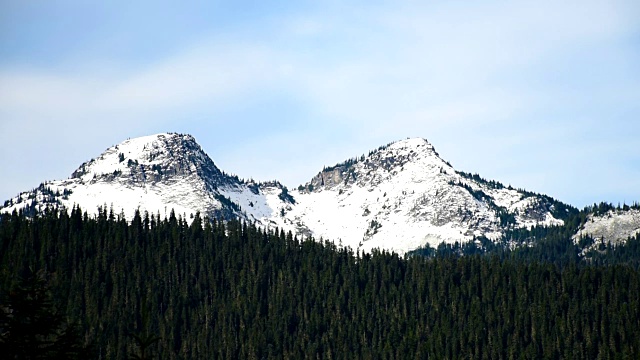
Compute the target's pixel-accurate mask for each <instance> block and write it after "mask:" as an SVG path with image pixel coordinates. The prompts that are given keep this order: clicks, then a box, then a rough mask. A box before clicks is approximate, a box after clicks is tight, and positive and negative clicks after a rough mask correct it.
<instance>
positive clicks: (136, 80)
mask: <svg viewBox="0 0 640 360" xmlns="http://www.w3.org/2000/svg"><path fill="white" fill-rule="evenodd" d="M638 19H640V3H638V2H637V1H611V0H607V1H591V0H584V1H562V2H558V1H546V0H541V1H529V2H519V1H485V2H477V1H449V2H444V3H431V2H400V1H393V2H385V1H362V2H349V4H348V5H347V4H345V2H340V1H335V2H334V1H327V2H304V1H295V2H294V1H292V2H264V1H233V2H231V1H229V2H215V1H207V2H201V3H198V2H190V3H189V4H188V5H187V4H186V3H185V2H165V1H136V2H132V1H127V2H121V1H108V2H101V3H100V4H95V2H89V1H48V2H42V1H15V2H8V1H3V2H1V3H0V169H2V170H1V171H2V174H3V176H1V177H0V198H2V199H7V198H9V197H11V196H13V195H15V194H17V193H18V192H20V191H23V190H29V189H31V188H33V187H36V186H37V185H38V184H39V183H40V182H42V181H44V180H52V179H62V178H66V177H68V176H69V175H70V174H71V172H73V170H75V168H77V167H78V166H79V165H80V164H81V163H82V162H83V161H86V160H88V159H90V158H91V157H95V156H97V155H99V154H100V153H101V152H102V151H103V150H104V149H106V148H107V147H109V146H111V145H113V144H116V143H118V142H120V141H122V140H125V139H127V138H130V137H136V136H142V135H148V134H153V133H158V132H165V131H174V132H181V133H190V134H192V135H194V136H195V137H196V139H197V140H198V142H199V143H200V144H201V145H202V147H203V148H204V149H205V151H207V153H208V154H209V155H210V156H211V157H212V159H213V160H214V162H216V164H217V165H218V166H219V167H220V168H221V169H223V170H225V171H227V172H231V173H235V174H237V175H239V176H240V177H243V178H250V177H251V178H254V179H257V180H271V179H278V180H280V181H281V182H283V183H284V184H285V185H287V186H289V187H296V186H297V185H299V184H301V183H304V182H306V181H307V180H309V179H310V178H311V177H312V176H313V175H314V174H316V173H317V172H318V171H319V170H321V169H322V167H323V166H324V165H332V164H334V163H337V162H339V161H342V160H345V159H347V158H350V157H353V156H357V155H360V154H362V153H366V152H368V151H369V150H371V149H374V148H377V147H378V146H380V145H382V144H385V143H388V142H390V141H394V140H399V139H403V138H407V137H424V138H427V139H428V140H429V141H430V142H431V143H433V144H434V146H435V147H436V149H437V150H438V152H439V153H440V155H441V156H442V157H443V158H444V159H445V160H448V161H449V162H451V163H452V165H453V166H454V167H456V168H457V169H459V170H464V171H468V172H474V173H476V172H477V173H480V175H482V176H483V177H485V178H488V179H495V180H498V181H501V182H503V183H505V184H511V185H513V186H516V187H522V188H526V189H529V190H532V191H536V192H541V193H546V194H548V195H551V196H553V197H555V198H557V199H559V200H562V201H565V202H568V203H571V204H573V205H576V206H579V207H582V206H585V205H588V204H592V203H594V202H600V201H607V202H612V203H614V204H616V203H618V202H624V201H626V202H627V203H632V202H634V201H640V140H639V139H640V136H639V134H640V21H638Z"/></svg>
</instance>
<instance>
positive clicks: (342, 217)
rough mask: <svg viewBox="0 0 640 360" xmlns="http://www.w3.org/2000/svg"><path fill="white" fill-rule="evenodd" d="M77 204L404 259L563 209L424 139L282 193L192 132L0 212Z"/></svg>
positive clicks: (140, 146)
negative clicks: (238, 169)
mask: <svg viewBox="0 0 640 360" xmlns="http://www.w3.org/2000/svg"><path fill="white" fill-rule="evenodd" d="M75 205H79V206H81V207H82V208H83V209H85V210H86V211H88V212H89V213H95V212H97V211H99V210H98V209H104V208H105V207H106V208H113V209H114V210H115V211H116V212H118V213H122V214H124V215H125V217H126V218H128V219H130V218H132V216H133V213H134V212H135V211H136V210H139V211H148V212H149V213H153V214H159V215H161V216H162V215H164V216H168V215H169V214H170V212H171V211H174V212H175V213H176V214H178V215H181V216H183V217H184V218H185V219H186V220H187V221H190V219H191V218H193V216H194V215H195V214H196V213H198V212H199V213H200V214H202V215H203V216H208V217H210V218H223V219H231V218H239V219H243V220H247V221H253V222H256V223H257V224H258V225H261V226H264V227H269V228H275V227H277V228H280V229H284V230H287V231H289V230H290V231H292V232H293V233H294V234H297V235H301V236H313V237H315V238H322V239H327V240H331V241H335V242H336V243H340V244H342V245H345V246H350V247H352V248H354V249H359V250H362V251H371V250H372V249H374V248H380V249H385V250H389V251H396V252H398V253H401V254H402V253H406V252H408V251H411V250H413V249H416V248H419V247H421V246H424V245H437V244H439V243H440V242H446V243H453V242H466V241H473V239H475V238H476V237H486V238H488V239H491V240H497V239H499V238H500V236H501V235H502V234H504V232H505V231H506V230H507V229H511V228H527V227H532V226H537V225H542V226H552V225H562V224H563V223H564V222H563V219H564V217H565V214H566V213H567V212H568V211H569V209H568V207H570V205H567V204H563V203H561V202H559V201H557V200H555V199H553V198H551V197H549V196H547V195H540V194H535V193H532V192H529V191H525V190H520V189H514V188H512V187H510V186H509V187H505V186H504V185H502V184H500V183H499V182H497V181H493V180H491V181H487V180H484V179H482V178H481V177H480V176H479V175H471V174H469V173H464V172H461V171H458V170H456V169H454V168H453V166H451V164H450V163H448V162H447V161H445V160H444V159H442V158H441V157H440V155H439V154H438V153H437V151H436V150H435V148H434V146H433V145H432V144H431V143H429V142H428V141H427V140H426V139H422V138H411V139H405V140H400V141H396V142H392V143H389V144H387V145H383V146H381V147H379V148H378V149H376V150H372V151H370V152H369V153H368V155H362V156H360V157H356V158H351V159H348V160H346V161H344V162H341V163H338V164H336V165H333V166H329V167H324V168H323V170H322V171H320V172H318V173H317V174H316V175H315V176H313V177H312V178H311V179H310V180H309V181H308V182H306V183H305V184H302V185H300V186H298V188H296V189H293V190H289V189H288V188H287V187H286V186H284V185H282V184H281V183H280V182H278V181H277V180H273V181H266V182H258V181H254V180H243V179H240V178H238V177H237V176H234V175H228V174H226V173H225V172H223V171H222V170H221V169H219V168H218V167H217V166H216V165H215V163H214V162H213V160H212V159H211V158H210V157H209V155H208V154H206V153H205V152H204V150H203V149H202V148H201V147H200V145H198V143H197V142H196V140H195V138H194V137H193V136H191V135H188V134H177V133H161V134H156V135H150V136H145V137H140V138H134V139H128V140H125V141H123V142H122V143H120V144H117V145H114V146H111V147H109V148H108V149H107V150H105V151H104V152H103V153H102V154H101V155H99V156H98V157H97V158H94V159H91V160H89V161H87V162H85V163H83V164H82V165H80V167H78V169H77V170H76V171H74V172H73V173H72V175H71V177H70V178H68V179H65V180H55V181H48V182H45V183H43V184H41V185H40V186H39V187H38V188H36V189H34V190H32V191H27V192H23V193H21V194H19V195H18V196H17V197H14V198H12V199H10V200H7V201H6V202H5V204H4V206H3V207H2V208H0V212H11V211H13V210H20V209H21V210H22V211H25V212H27V213H30V212H31V213H33V212H37V211H41V210H43V209H44V208H46V207H47V206H53V207H65V208H71V207H73V206H75Z"/></svg>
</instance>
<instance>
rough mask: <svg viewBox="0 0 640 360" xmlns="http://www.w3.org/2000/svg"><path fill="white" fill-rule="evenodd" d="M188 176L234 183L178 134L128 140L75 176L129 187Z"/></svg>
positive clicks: (192, 142) (213, 183)
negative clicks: (127, 184)
mask: <svg viewBox="0 0 640 360" xmlns="http://www.w3.org/2000/svg"><path fill="white" fill-rule="evenodd" d="M188 176H198V177H200V178H203V179H204V180H205V182H206V183H207V184H208V185H209V186H212V187H213V188H215V187H216V186H217V185H219V184H223V183H229V182H230V181H231V182H232V180H233V179H232V178H231V177H228V176H226V175H224V174H223V173H222V172H221V171H220V170H219V169H218V168H217V167H216V166H215V164H214V163H213V161H212V160H211V158H209V156H208V155H207V154H206V153H205V152H204V151H203V150H202V148H201V147H200V145H198V143H197V142H196V140H195V139H194V137H193V136H191V135H186V134H177V133H162V134H156V135H150V136H144V137H139V138H135V139H128V140H126V141H124V142H122V143H120V144H118V145H115V146H112V147H110V148H108V149H107V150H106V151H105V152H103V153H102V154H101V155H100V156H99V157H97V158H95V159H91V160H90V161H87V162H85V163H84V164H82V165H81V166H80V167H79V168H78V169H77V170H76V171H75V172H74V173H73V174H72V175H71V177H72V178H74V179H79V180H81V181H82V182H84V183H88V182H98V181H107V182H109V181H119V182H125V183H129V184H136V183H157V182H159V181H174V180H175V179H176V178H178V177H188Z"/></svg>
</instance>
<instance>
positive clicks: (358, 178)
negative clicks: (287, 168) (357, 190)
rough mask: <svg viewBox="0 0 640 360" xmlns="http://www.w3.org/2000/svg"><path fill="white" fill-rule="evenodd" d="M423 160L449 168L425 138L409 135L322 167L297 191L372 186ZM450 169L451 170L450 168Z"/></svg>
mask: <svg viewBox="0 0 640 360" xmlns="http://www.w3.org/2000/svg"><path fill="white" fill-rule="evenodd" d="M414 162H415V163H426V164H430V165H431V166H429V167H431V168H434V167H437V168H438V171H441V169H442V168H444V167H447V168H451V165H449V164H448V163H446V162H445V161H444V160H442V159H441V158H440V157H439V155H438V153H437V152H436V151H435V148H434V147H433V145H431V144H430V143H429V142H428V141H427V140H426V139H423V138H412V139H406V140H401V141H397V142H393V143H390V144H387V145H384V146H381V147H379V148H378V149H376V150H373V151H371V152H369V154H368V155H367V156H365V155H362V156H360V157H358V158H352V159H349V160H347V161H344V162H342V163H339V164H336V165H334V166H330V167H325V168H324V169H323V170H322V171H321V172H319V173H318V174H317V175H316V176H314V177H313V178H312V179H311V181H309V182H308V183H307V184H305V185H304V186H300V188H299V190H303V189H304V190H307V191H319V190H322V189H325V188H334V187H337V186H348V185H349V184H354V183H358V184H360V185H366V184H370V185H376V184H377V183H379V182H380V181H382V180H383V179H385V178H388V177H389V176H394V175H397V174H398V173H399V172H401V171H403V170H404V167H405V165H407V164H408V163H414ZM451 170H452V172H453V169H451Z"/></svg>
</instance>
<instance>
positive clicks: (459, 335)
mask: <svg viewBox="0 0 640 360" xmlns="http://www.w3.org/2000/svg"><path fill="white" fill-rule="evenodd" d="M535 232H537V233H535ZM525 235H526V237H527V238H530V237H531V236H538V237H539V238H540V239H542V240H541V241H539V242H538V243H537V244H538V245H536V246H528V247H525V248H524V249H515V250H508V249H507V248H505V247H501V248H500V249H494V250H493V251H490V250H492V248H491V247H492V246H494V245H491V244H490V243H489V242H487V241H486V239H478V241H477V242H476V244H480V246H478V245H474V246H471V245H468V246H467V245H459V244H458V245H455V246H445V245H442V246H441V247H438V248H437V249H431V248H428V249H423V250H422V251H418V252H414V253H412V254H409V255H408V256H406V257H404V258H403V257H399V256H398V255H397V254H395V253H389V252H386V251H382V252H380V251H374V252H373V253H371V254H363V253H360V252H358V251H355V252H354V250H352V249H348V248H346V249H345V248H341V247H337V246H336V245H334V244H332V243H329V242H321V241H314V240H313V239H300V238H297V237H296V236H293V235H292V234H291V233H285V232H283V231H281V230H275V229H274V230H265V229H261V228H258V227H256V226H254V225H252V224H250V223H244V222H240V221H228V222H222V221H217V220H211V221H210V220H209V219H202V218H201V217H200V216H199V215H196V216H195V218H194V219H193V221H192V222H191V223H188V222H187V221H186V220H185V219H182V218H181V217H176V216H175V215H174V214H173V213H172V214H171V215H170V216H169V217H165V218H160V216H159V215H153V214H147V213H144V214H140V213H139V212H138V213H136V215H135V217H134V218H133V219H128V220H127V219H125V218H124V217H123V216H122V215H116V214H114V213H113V212H112V211H107V210H106V209H102V210H101V211H100V212H99V215H98V216H96V217H90V216H88V215H87V214H86V213H85V212H83V211H82V210H81V209H80V208H74V209H72V210H71V211H69V212H67V211H58V210H49V211H46V212H44V213H42V214H40V215H38V216H35V217H32V218H30V217H26V216H23V215H22V214H18V213H13V214H3V215H0V346H1V348H0V352H1V353H2V354H4V355H3V356H8V357H6V358H9V359H27V358H83V359H85V358H93V359H121V360H124V359H131V358H135V359H638V358H640V273H639V271H638V257H639V256H638V255H639V254H640V253H639V250H638V244H639V243H640V239H638V238H635V239H630V240H629V242H628V243H627V245H625V246H623V247H621V248H620V249H613V248H607V247H606V246H605V247H604V248H601V249H599V251H598V252H597V254H596V255H593V257H592V258H591V260H590V261H585V260H584V259H582V258H581V257H580V256H579V254H578V248H577V247H576V246H575V245H572V244H573V243H571V242H570V240H568V239H567V237H566V236H565V235H563V230H562V229H555V230H553V229H542V228H541V229H532V230H531V232H529V233H527V234H518V233H516V232H514V233H513V234H511V236H512V237H513V238H517V237H518V236H523V237H524V236H525ZM587 241H588V240H587ZM618 250H620V252H617V251H618ZM619 254H622V255H619ZM24 304H30V305H29V306H28V307H27V308H25V306H22V305H24ZM34 319H35V320H38V321H35V320H34ZM46 324H49V325H51V326H48V325H46ZM53 325H55V326H53ZM25 334H26V335H25ZM38 334H39V335H38ZM27 335H28V336H27ZM18 345H19V346H20V347H19V348H18ZM58 345H59V346H58ZM26 349H30V350H29V351H31V352H32V354H31V355H25V354H24V352H25V351H27V350H26ZM46 351H48V352H46ZM45 352H46V353H45ZM42 354H45V355H42ZM47 354H48V355H47ZM39 356H40V357H39Z"/></svg>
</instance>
